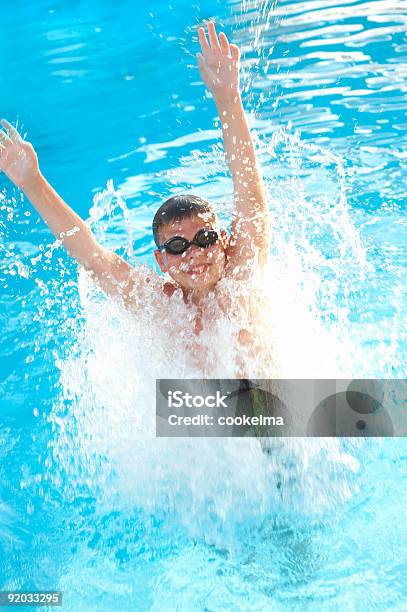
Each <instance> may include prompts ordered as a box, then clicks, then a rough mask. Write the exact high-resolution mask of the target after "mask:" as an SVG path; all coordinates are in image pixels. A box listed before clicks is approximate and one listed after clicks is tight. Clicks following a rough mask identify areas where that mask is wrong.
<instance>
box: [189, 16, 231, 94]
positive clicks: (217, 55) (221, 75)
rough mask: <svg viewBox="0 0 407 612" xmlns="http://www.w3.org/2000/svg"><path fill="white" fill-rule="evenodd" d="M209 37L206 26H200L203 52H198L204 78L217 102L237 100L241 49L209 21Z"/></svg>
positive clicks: (200, 40)
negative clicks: (218, 32) (217, 31)
mask: <svg viewBox="0 0 407 612" xmlns="http://www.w3.org/2000/svg"><path fill="white" fill-rule="evenodd" d="M208 35H209V42H208V38H207V36H206V33H205V29H204V28H199V30H198V36H199V42H200V45H201V50H202V54H201V53H197V58H198V65H199V71H200V73H201V76H202V80H203V82H204V83H205V85H206V86H207V88H208V89H209V91H210V92H211V93H212V95H213V97H214V98H215V101H216V102H226V101H228V100H232V101H233V100H235V98H236V97H237V96H238V95H239V57H240V53H239V49H238V47H237V46H236V45H231V44H229V41H228V39H227V37H226V34H224V33H223V32H221V33H220V34H219V38H218V36H217V34H216V29H215V24H214V23H213V22H212V21H210V22H209V23H208Z"/></svg>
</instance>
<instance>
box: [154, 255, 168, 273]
mask: <svg viewBox="0 0 407 612" xmlns="http://www.w3.org/2000/svg"><path fill="white" fill-rule="evenodd" d="M154 255H155V259H156V261H157V263H158V266H159V268H160V270H161V272H168V266H167V265H166V263H165V259H166V257H164V254H163V252H162V251H160V250H159V249H154Z"/></svg>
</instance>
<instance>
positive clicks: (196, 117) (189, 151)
mask: <svg viewBox="0 0 407 612" xmlns="http://www.w3.org/2000/svg"><path fill="white" fill-rule="evenodd" d="M146 4H147V3H146ZM209 17H214V18H216V20H217V21H218V22H219V23H220V24H221V25H222V27H223V28H224V29H225V31H226V32H227V33H228V34H230V36H231V39H232V40H234V41H235V42H237V43H238V44H239V45H240V46H241V48H242V51H243V67H244V69H245V75H244V83H245V98H244V99H245V103H246V107H250V108H252V109H254V110H255V111H256V114H255V117H254V118H253V123H254V125H255V126H256V127H257V131H258V134H259V139H260V148H261V150H262V166H263V170H264V173H265V176H266V179H267V182H268V186H269V191H270V194H271V209H272V211H274V213H275V219H274V222H275V243H274V245H275V246H274V248H275V249H279V248H285V245H286V244H289V245H291V246H293V248H294V247H295V248H296V252H297V253H299V257H300V258H301V262H302V264H303V265H304V266H305V267H304V269H305V270H306V271H307V273H308V274H309V277H310V279H313V280H312V282H315V283H316V284H317V285H318V286H321V287H323V289H324V290H323V291H321V292H320V293H318V292H317V302H316V303H315V305H314V306H315V308H317V309H318V312H319V314H320V316H321V320H322V322H323V324H324V325H325V326H326V327H327V328H328V327H329V326H330V325H334V328H335V331H336V333H337V334H339V336H340V337H342V338H346V342H345V341H344V342H343V344H342V345H341V348H340V351H339V353H340V354H339V357H340V359H343V360H346V361H347V362H348V363H349V364H350V367H352V368H353V371H354V372H355V371H356V372H357V375H359V376H360V377H364V376H372V377H394V378H402V377H404V376H405V371H406V368H405V363H406V342H405V336H404V334H405V330H404V327H403V323H404V320H403V316H404V312H405V273H404V266H405V261H406V260H405V231H404V228H405V221H404V217H403V215H404V208H405V199H406V187H407V181H406V176H407V175H406V127H407V122H406V109H407V104H406V99H405V92H406V75H407V67H406V60H405V58H406V50H407V41H406V29H407V26H406V18H405V9H404V7H403V6H402V3H400V2H397V1H396V0H389V1H387V2H384V1H371V2H369V1H366V2H361V1H349V0H342V1H338V0H333V1H331V0H330V1H329V2H328V1H322V0H321V1H320V2H319V1H318V0H315V1H314V0H309V1H308V2H302V3H299V2H292V1H289V2H286V1H284V2H277V3H271V2H269V3H268V2H228V3H225V2H215V1H212V0H210V1H206V2H204V3H203V2H202V3H196V4H193V5H191V4H190V3H187V2H185V1H184V0H177V1H176V2H173V3H170V2H161V1H159V0H157V1H156V2H154V3H150V4H149V5H148V6H143V5H142V4H138V3H137V4H136V3H132V2H126V1H123V2H120V3H113V2H109V1H108V0H106V1H104V2H90V3H89V2H76V3H72V2H62V1H61V2H51V1H49V2H48V1H47V2H46V1H39V2H36V3H34V4H32V3H28V2H26V1H25V0H24V1H23V0H21V1H18V2H13V3H4V5H3V7H2V26H3V32H4V35H3V36H2V37H1V39H0V50H1V57H2V59H3V66H6V69H3V70H2V71H1V75H0V86H1V91H2V110H1V113H2V116H5V117H8V118H10V119H12V120H14V121H16V120H18V122H19V125H20V126H23V129H24V130H25V131H26V132H27V133H28V137H29V139H31V140H32V142H33V143H35V146H36V148H37V150H38V152H39V154H40V159H41V166H42V170H43V172H44V174H45V175H46V176H47V177H48V179H49V180H50V181H51V182H52V183H53V184H54V185H55V187H56V188H57V190H58V191H59V192H60V193H61V194H62V195H63V197H64V198H65V199H66V201H67V202H69V203H70V204H71V205H72V206H73V207H74V208H75V210H76V211H77V212H78V213H79V214H81V216H82V217H84V218H87V217H89V210H90V209H91V207H92V198H93V197H94V196H95V195H96V194H102V196H101V197H99V199H98V200H97V201H96V205H95V206H94V208H93V213H92V218H93V223H94V229H95V233H96V234H97V235H98V237H100V238H101V239H102V240H103V241H104V242H105V243H106V244H107V245H108V246H111V247H114V248H117V249H118V250H119V252H120V253H124V251H125V248H126V245H127V230H126V228H127V225H129V226H130V228H131V232H132V237H133V246H134V252H135V255H136V256H137V258H138V260H139V261H142V262H146V263H149V264H152V262H153V254H152V253H153V242H152V238H151V234H150V224H151V219H152V216H153V212H154V210H155V208H156V207H157V205H158V203H160V202H161V201H162V200H163V199H165V198H166V197H168V196H169V195H171V194H172V193H177V192H178V191H182V190H186V189H191V190H193V191H194V192H197V193H199V194H202V195H206V196H207V197H208V198H210V199H212V200H213V201H215V202H216V203H217V204H218V206H219V207H220V209H221V210H222V211H223V210H225V211H226V212H227V210H228V208H227V207H228V202H229V201H230V196H231V184H230V182H229V180H228V179H227V177H226V173H225V166H224V164H223V161H222V153H221V151H220V150H219V149H218V148H217V147H216V143H218V142H219V141H218V138H219V131H218V128H219V126H218V124H217V122H216V119H215V108H214V106H213V102H212V100H210V99H209V98H207V97H206V96H205V93H204V88H203V86H202V85H201V83H200V81H199V77H198V72H197V70H196V67H195V52H196V47H197V37H196V30H195V27H196V25H197V24H198V23H200V22H201V21H202V20H204V19H207V18H209ZM298 130H300V135H298V133H297V131H298ZM214 145H215V147H214ZM109 180H112V181H113V185H114V187H113V186H112V184H109V186H108V188H107V190H106V185H107V183H108V181H109ZM0 186H1V189H2V199H1V202H0V205H1V207H2V216H1V224H0V235H1V245H2V250H1V264H2V273H1V274H2V294H1V321H2V359H1V373H2V377H1V398H0V401H1V422H0V426H1V437H0V457H1V462H0V473H1V476H2V478H1V481H0V482H1V484H0V543H1V554H0V579H1V581H0V584H1V588H2V589H20V590H29V589H37V590H39V589H48V590H50V589H54V588H55V589H60V590H62V591H63V593H64V607H65V608H66V609H68V610H86V611H89V610H122V609H123V610H124V609H128V608H130V609H134V610H144V609H146V610H147V609H148V610H191V609H198V610H223V609H230V608H231V607H232V606H233V607H235V608H236V609H239V610H251V609H255V610H270V609H272V610H280V609H289V610H303V609H307V610H308V609H309V610H314V609H319V610H321V609H322V610H335V609H349V610H352V609H358V610H359V609H361V610H373V609H393V610H402V609H403V608H405V601H406V596H407V591H406V586H405V585H406V583H407V571H406V567H407V566H406V552H405V551H406V540H407V532H406V529H405V520H403V519H404V518H405V505H406V493H405V491H406V444H405V442H404V439H403V438H401V439H385V440H380V439H377V440H376V439H371V440H369V441H368V442H366V443H365V444H363V445H362V446H359V445H356V444H353V443H351V441H349V440H343V442H342V444H340V445H338V447H336V446H333V445H332V444H328V443H324V442H323V441H322V442H321V443H320V444H318V445H316V444H313V445H311V444H306V443H305V442H302V443H301V442H300V441H298V449H299V455H300V456H301V458H302V461H301V462H300V463H299V464H298V465H297V466H288V467H287V466H285V468H286V469H287V470H288V471H287V474H288V473H289V475H291V476H290V477H291V478H292V481H293V483H294V485H295V486H294V485H293V493H292V494H289V493H287V496H286V497H284V495H285V494H284V495H283V496H281V495H277V493H276V486H275V484H276V483H275V474H276V469H277V467H278V466H277V467H276V464H275V463H272V462H270V460H269V458H267V457H266V456H265V455H264V454H262V453H260V452H259V451H258V449H257V447H256V446H255V445H254V443H253V444H252V441H247V440H226V441H222V440H200V441H199V442H194V445H191V444H190V443H189V441H180V440H178V441H177V440H169V441H167V442H162V443H161V442H160V444H158V441H155V440H151V437H150V438H149V437H148V436H145V437H143V436H140V437H137V436H136V437H132V436H131V435H130V436H129V435H127V432H126V431H121V430H122V429H125V427H123V422H124V423H126V418H127V414H128V413H127V412H126V410H130V408H131V402H132V398H131V397H129V395H130V392H131V391H132V388H131V386H130V387H128V386H127V385H126V383H127V381H128V380H129V379H131V377H132V376H135V375H136V370H138V369H140V368H142V367H143V364H142V363H141V362H140V363H130V364H129V363H128V362H127V360H126V359H125V355H124V356H123V355H122V352H121V348H120V342H119V341H118V342H114V340H113V333H114V330H115V327H114V322H113V323H112V326H111V327H109V326H107V327H104V328H103V334H102V336H103V338H99V335H98V331H100V327H99V325H100V319H99V318H98V313H97V312H94V311H93V310H92V311H89V309H88V308H87V301H86V300H87V294H86V290H85V289H84V288H83V284H84V281H83V279H82V280H81V282H80V283H79V288H78V282H77V270H76V267H75V265H74V264H73V263H72V262H71V261H70V260H69V259H68V257H67V256H66V254H65V253H64V252H63V251H62V250H61V249H54V250H52V249H50V245H51V244H52V243H53V239H52V236H51V235H50V234H49V232H48V230H47V229H46V227H45V225H44V224H43V223H42V221H40V220H39V219H38V217H37V215H36V213H35V212H33V211H32V209H31V207H30V205H29V203H28V202H26V201H22V200H21V196H20V194H19V193H18V192H16V191H13V189H12V188H11V187H10V184H9V183H7V182H6V180H5V179H4V177H0ZM104 190H105V191H104ZM117 191H120V194H121V197H122V198H124V200H125V203H126V207H127V208H126V210H128V211H129V212H128V221H127V224H126V220H125V219H124V217H123V215H122V214H121V213H120V210H121V209H120V203H121V201H120V198H118V196H117ZM316 218H317V219H321V222H318V223H317V224H315V219H316ZM290 241H291V242H290ZM361 271H362V272H363V274H361ZM119 340H120V338H119ZM127 341H128V340H127ZM351 341H352V342H351ZM98 342H99V344H98ZM109 343H110V344H109ZM89 347H90V348H89ZM95 347H96V348H95ZM106 347H109V350H110V352H111V354H112V355H113V356H114V359H115V363H116V364H118V365H116V366H114V369H113V370H112V372H113V374H114V380H112V379H110V378H109V371H108V370H107V369H106V368H105V367H104V366H103V363H102V360H101V356H103V351H104V350H105V349H106ZM126 347H127V349H128V350H129V354H131V353H130V348H129V347H128V346H127V345H126ZM338 350H339V349H338ZM345 352H346V354H345ZM92 354H93V355H96V357H95V358H94V359H93V360H92V358H91V355H92ZM109 363H110V362H109ZM85 365H86V368H85ZM147 365H148V364H147ZM82 377H83V379H82ZM113 393H114V394H116V395H117V396H118V397H119V398H120V400H121V405H123V406H125V407H126V410H125V409H124V412H123V414H119V415H118V417H117V418H118V421H117V423H116V425H117V429H118V430H120V431H121V433H120V435H118V434H117V433H115V430H114V429H111V428H107V427H105V428H104V427H103V419H104V418H107V417H106V406H107V407H109V406H110V405H111V404H109V400H110V395H111V394H113ZM114 406H115V407H116V404H114ZM79 408H80V409H81V411H82V412H80V413H78V410H79ZM86 414H88V415H89V421H86ZM78 415H79V416H80V417H81V418H79V417H78ZM96 415H101V416H99V420H97V419H96V420H95V416H96ZM109 418H110V417H109ZM106 422H108V423H109V425H111V423H112V421H110V420H107V421H106ZM113 422H114V421H113ZM155 442H157V443H155ZM98 445H99V446H98ZM110 447H111V448H112V449H113V451H114V452H113V455H107V454H106V449H107V448H110ZM136 453H137V454H136ZM135 455H136V456H135ZM112 456H113V459H114V465H115V470H113V471H112V470H111V465H110V463H109V462H110V461H113V459H112ZM242 458H243V459H244V460H243V459H242ZM290 470H291V471H292V472H293V474H291V471H290Z"/></svg>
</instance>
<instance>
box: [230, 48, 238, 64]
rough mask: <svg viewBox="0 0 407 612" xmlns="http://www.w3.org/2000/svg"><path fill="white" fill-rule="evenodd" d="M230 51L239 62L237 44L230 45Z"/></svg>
mask: <svg viewBox="0 0 407 612" xmlns="http://www.w3.org/2000/svg"><path fill="white" fill-rule="evenodd" d="M230 52H231V54H232V58H233V59H234V60H235V62H238V61H239V59H240V51H239V47H238V46H237V45H230Z"/></svg>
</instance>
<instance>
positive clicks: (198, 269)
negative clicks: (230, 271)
mask: <svg viewBox="0 0 407 612" xmlns="http://www.w3.org/2000/svg"><path fill="white" fill-rule="evenodd" d="M208 269H209V265H208V264H200V265H199V266H192V267H191V268H188V270H187V274H191V275H192V274H193V275H196V276H198V275H201V274H204V273H205V272H206V271H207V270H208Z"/></svg>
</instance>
